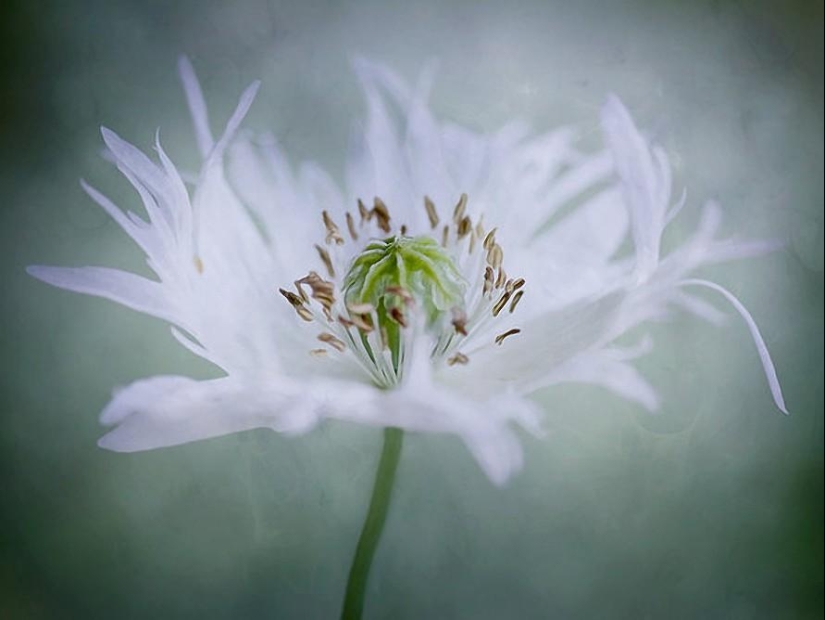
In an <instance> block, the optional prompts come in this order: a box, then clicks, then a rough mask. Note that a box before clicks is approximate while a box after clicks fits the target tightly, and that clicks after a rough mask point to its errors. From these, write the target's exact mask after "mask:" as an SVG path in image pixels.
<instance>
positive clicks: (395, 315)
mask: <svg viewBox="0 0 825 620" xmlns="http://www.w3.org/2000/svg"><path fill="white" fill-rule="evenodd" d="M390 318H391V319H392V320H393V321H395V322H396V323H398V324H399V325H400V326H401V327H406V326H407V319H406V317H405V316H404V313H403V312H402V311H401V308H398V307H394V308H390Z"/></svg>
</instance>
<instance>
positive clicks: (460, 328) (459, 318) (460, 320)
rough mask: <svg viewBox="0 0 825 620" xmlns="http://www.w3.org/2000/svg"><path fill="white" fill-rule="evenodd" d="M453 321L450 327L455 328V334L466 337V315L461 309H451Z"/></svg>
mask: <svg viewBox="0 0 825 620" xmlns="http://www.w3.org/2000/svg"><path fill="white" fill-rule="evenodd" d="M452 312H453V320H452V325H453V327H454V328H455V331H456V333H457V334H461V335H462V336H466V335H467V313H466V312H464V310H462V309H461V308H458V307H456V308H453V310H452Z"/></svg>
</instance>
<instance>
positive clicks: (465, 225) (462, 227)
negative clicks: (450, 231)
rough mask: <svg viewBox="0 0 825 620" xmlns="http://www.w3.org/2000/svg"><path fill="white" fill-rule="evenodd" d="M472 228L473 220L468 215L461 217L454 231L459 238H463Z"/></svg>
mask: <svg viewBox="0 0 825 620" xmlns="http://www.w3.org/2000/svg"><path fill="white" fill-rule="evenodd" d="M472 229H473V222H472V220H471V219H470V217H469V216H468V215H465V216H464V217H463V218H461V221H459V222H458V226H457V227H456V233H457V234H458V238H459V239H463V238H464V237H466V236H467V234H468V233H469V232H470V231H471V230H472Z"/></svg>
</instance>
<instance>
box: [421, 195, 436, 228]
mask: <svg viewBox="0 0 825 620" xmlns="http://www.w3.org/2000/svg"><path fill="white" fill-rule="evenodd" d="M424 208H425V209H426V210H427V219H429V220H430V228H432V229H433V230H435V227H436V226H438V213H437V212H436V210H435V203H434V202H433V201H432V200H430V197H429V196H424Z"/></svg>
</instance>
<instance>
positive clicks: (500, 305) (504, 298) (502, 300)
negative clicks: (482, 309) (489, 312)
mask: <svg viewBox="0 0 825 620" xmlns="http://www.w3.org/2000/svg"><path fill="white" fill-rule="evenodd" d="M508 301H510V293H504V294H503V295H502V296H501V297H499V298H498V301H497V302H496V304H495V305H494V306H493V316H498V315H499V313H500V312H501V311H502V310H503V309H504V306H506V305H507V302H508Z"/></svg>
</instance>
